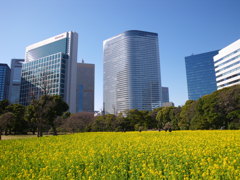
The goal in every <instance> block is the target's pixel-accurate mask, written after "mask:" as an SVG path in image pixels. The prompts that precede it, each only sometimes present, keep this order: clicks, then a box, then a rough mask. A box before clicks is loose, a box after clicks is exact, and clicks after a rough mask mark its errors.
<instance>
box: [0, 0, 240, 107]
mask: <svg viewBox="0 0 240 180" xmlns="http://www.w3.org/2000/svg"><path fill="white" fill-rule="evenodd" d="M239 7H240V1H239V0H201V1H200V0H38V1H37V0H21V1H20V0H2V1H1V6H0V23H1V26H0V27H1V28H0V39H1V41H0V62H1V63H8V64H9V65H10V60H11V59H12V58H24V52H25V47H26V46H28V45H30V44H33V43H36V42H38V41H41V40H44V39H46V38H49V37H52V36H55V35H57V34H60V33H62V32H66V31H76V32H78V35H79V42H78V43H79V45H78V61H81V59H82V58H83V59H84V60H85V62H86V63H94V64H95V66H96V67H95V68H96V69H95V73H96V74H95V81H96V83H95V109H96V110H99V109H101V108H102V96H103V95H102V90H103V87H102V86H103V71H102V69H103V65H102V64H103V63H102V62H103V50H102V41H103V40H105V39H107V38H109V37H112V36H114V35H117V34H119V33H122V32H124V31H126V30H144V31H150V32H156V33H158V35H159V46H160V47H159V48H160V64H161V76H162V84H163V85H164V86H167V87H169V91H170V100H171V101H173V102H174V103H175V104H176V105H183V104H184V103H185V101H186V100H187V82H186V72H185V61H184V57H185V56H189V55H191V54H198V53H203V52H207V51H212V50H217V49H221V48H223V47H225V46H226V45H228V44H230V43H232V42H234V41H235V40H237V39H239V38H240V23H239V17H240V11H239Z"/></svg>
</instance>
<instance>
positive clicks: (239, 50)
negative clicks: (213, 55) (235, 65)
mask: <svg viewBox="0 0 240 180" xmlns="http://www.w3.org/2000/svg"><path fill="white" fill-rule="evenodd" d="M237 52H240V48H239V49H237V50H236V51H234V52H232V53H230V54H228V55H226V56H224V57H222V58H221V59H219V60H217V61H215V62H214V63H215V64H216V63H218V62H220V61H222V60H224V59H226V58H228V57H230V56H231V55H233V54H235V53H237Z"/></svg>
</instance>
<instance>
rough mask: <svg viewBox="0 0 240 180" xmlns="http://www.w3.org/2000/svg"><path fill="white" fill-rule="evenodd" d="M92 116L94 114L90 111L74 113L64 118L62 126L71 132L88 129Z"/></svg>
mask: <svg viewBox="0 0 240 180" xmlns="http://www.w3.org/2000/svg"><path fill="white" fill-rule="evenodd" d="M93 118H94V115H93V113H90V112H79V113H75V114H72V115H71V116H70V117H69V118H67V119H66V120H65V122H64V123H63V125H62V127H63V128H64V129H66V130H68V131H71V132H72V133H74V132H85V131H89V130H90V124H91V123H92V122H93Z"/></svg>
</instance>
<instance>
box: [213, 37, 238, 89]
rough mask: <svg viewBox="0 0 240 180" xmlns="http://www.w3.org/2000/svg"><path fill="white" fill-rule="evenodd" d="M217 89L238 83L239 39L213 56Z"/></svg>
mask: <svg viewBox="0 0 240 180" xmlns="http://www.w3.org/2000/svg"><path fill="white" fill-rule="evenodd" d="M214 66H215V72H216V78H217V79H216V81H217V89H222V88H224V87H229V86H233V85H236V84H239V83H240V39H239V40H237V41H235V42H233V43H232V44H230V45H228V46H227V47H225V48H223V49H221V50H220V51H219V53H218V54H217V55H216V56H214Z"/></svg>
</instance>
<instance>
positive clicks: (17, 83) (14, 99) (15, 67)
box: [8, 59, 24, 104]
mask: <svg viewBox="0 0 240 180" xmlns="http://www.w3.org/2000/svg"><path fill="white" fill-rule="evenodd" d="M23 62H24V59H12V61H11V75H10V86H9V95H8V100H9V102H10V103H12V104H18V103H19V98H20V87H21V71H22V63H23Z"/></svg>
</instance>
